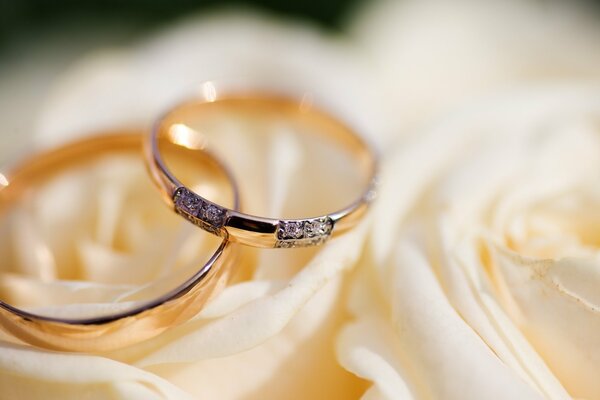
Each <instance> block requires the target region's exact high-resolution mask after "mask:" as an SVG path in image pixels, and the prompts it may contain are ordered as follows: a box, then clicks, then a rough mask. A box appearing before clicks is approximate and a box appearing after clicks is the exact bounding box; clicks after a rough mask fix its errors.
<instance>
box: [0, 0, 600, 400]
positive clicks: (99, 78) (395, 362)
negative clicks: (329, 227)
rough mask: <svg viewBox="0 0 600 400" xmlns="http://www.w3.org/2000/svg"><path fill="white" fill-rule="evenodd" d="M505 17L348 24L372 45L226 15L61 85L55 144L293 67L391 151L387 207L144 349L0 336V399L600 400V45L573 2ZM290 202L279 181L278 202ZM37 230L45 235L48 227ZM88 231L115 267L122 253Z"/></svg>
mask: <svg viewBox="0 0 600 400" xmlns="http://www.w3.org/2000/svg"><path fill="white" fill-rule="evenodd" d="M503 4H504V5H502V6H501V5H492V4H491V3H480V2H474V1H461V2H456V3H455V4H454V5H452V6H450V5H447V4H446V3H444V2H436V1H425V2H417V1H409V2H403V3H402V4H397V3H392V2H389V3H377V4H375V5H373V6H370V7H371V8H370V9H367V10H364V11H363V12H362V14H359V15H357V18H356V20H355V21H354V22H353V24H352V29H351V31H352V33H353V35H354V36H353V38H354V39H355V41H356V43H358V44H359V46H354V45H353V44H352V43H349V42H345V41H342V40H341V39H340V38H331V37H328V36H326V35H323V34H321V33H315V32H314V31H312V30H310V29H308V28H305V27H299V26H292V27H287V26H283V25H282V24H279V23H276V22H274V21H270V20H268V19H265V18H262V17H257V16H246V17H241V16H232V15H227V16H222V15H221V16H219V15H217V16H212V17H209V18H207V19H202V20H199V21H198V20H192V21H189V22H187V23H185V24H183V25H182V26H180V27H174V28H172V30H170V31H167V32H165V33H163V34H162V35H159V36H157V37H155V38H152V39H151V40H150V41H148V42H146V43H143V44H141V45H140V46H139V47H138V48H134V49H127V50H115V49H113V50H107V51H102V52H97V53H95V54H92V55H90V56H89V57H87V58H86V59H84V60H83V61H81V62H80V63H78V64H77V65H75V66H74V67H73V68H72V69H71V70H69V71H67V73H66V74H65V75H64V77H63V78H62V79H60V80H59V81H58V82H57V83H56V86H55V89H54V90H53V91H52V93H51V94H50V95H49V97H48V100H47V103H46V106H45V107H44V109H43V112H42V113H41V117H40V118H39V120H38V126H39V129H38V132H37V135H36V140H37V142H38V143H39V144H40V145H49V144H54V143H56V142H59V141H61V140H64V138H65V137H68V136H74V135H78V134H81V133H85V132H88V131H90V130H92V131H96V130H98V129H107V128H113V127H122V126H129V125H145V126H146V125H148V124H149V123H150V122H151V121H152V119H153V118H154V117H155V114H156V113H157V112H159V111H160V110H162V108H164V107H165V106H168V105H169V104H170V103H171V102H173V101H175V100H176V99H178V98H179V97H180V96H181V95H182V94H183V93H184V92H186V91H187V88H188V86H189V85H190V84H195V83H197V82H199V81H202V80H203V79H207V78H213V77H215V75H219V76H226V75H228V74H237V73H238V72H240V71H243V72H248V70H249V71H251V75H252V76H253V79H256V80H258V81H260V80H264V79H268V77H269V75H270V74H273V73H274V72H273V71H277V72H278V73H281V74H285V75H287V76H290V77H294V78H295V79H297V80H299V81H301V82H302V84H304V85H306V86H310V85H318V86H320V87H321V88H325V90H324V91H325V92H329V93H331V98H329V99H328V101H330V102H331V104H333V105H334V106H335V107H336V109H337V111H339V112H341V113H342V114H343V115H345V116H346V117H347V118H348V119H349V120H350V121H351V122H352V123H353V124H354V125H355V126H357V127H358V128H359V129H360V130H361V131H364V132H365V133H366V134H367V135H369V136H370V137H371V138H372V139H374V141H376V142H377V143H378V144H380V147H382V148H383V149H384V165H383V170H382V182H381V193H380V195H379V198H378V201H377V203H376V205H375V207H374V209H373V212H372V214H371V215H370V217H369V218H368V219H367V220H366V221H365V223H364V224H362V225H361V226H360V227H359V228H358V229H357V230H355V231H353V232H352V233H350V234H348V235H345V236H343V237H340V238H339V239H336V240H333V241H331V242H330V243H328V244H327V245H326V246H324V247H323V248H320V249H316V250H313V251H309V252H294V251H292V252H272V251H261V252H257V260H258V263H257V264H258V265H257V268H256V269H255V270H254V271H252V272H248V273H247V274H246V275H245V277H244V278H245V279H244V280H243V281H239V282H235V283H234V284H232V285H231V286H230V287H228V288H227V289H226V290H225V291H224V292H223V293H222V294H221V295H220V296H218V297H217V298H216V299H214V301H213V302H211V303H210V304H209V305H208V307H207V308H205V309H204V310H203V311H202V312H201V313H200V314H199V315H198V316H197V317H196V318H195V319H193V320H192V321H190V322H188V323H186V324H184V325H182V326H180V327H177V328H174V329H172V330H170V331H168V332H167V333H165V334H163V335H161V336H159V337H157V338H155V339H153V340H150V341H148V342H145V343H142V344H140V345H136V346H132V347H130V348H126V349H123V350H121V351H117V352H114V353H110V354H98V355H74V354H65V353H54V352H45V351H41V350H37V349H32V348H29V347H24V346H21V345H19V344H15V343H9V342H8V341H5V342H0V346H1V351H0V388H2V391H0V398H2V397H3V396H4V397H6V398H20V397H23V398H35V397H36V396H40V394H42V393H43V394H44V396H45V397H46V398H61V399H62V398H77V399H78V398H81V397H82V396H83V395H84V394H85V395H89V396H91V397H94V396H95V397H97V398H123V399H132V398H140V399H151V398H169V399H185V398H220V399H227V398H282V397H285V398H302V399H304V398H357V397H360V396H363V397H364V398H368V399H438V398H439V399H461V400H462V399H482V398H485V399H488V398H489V399H505V398H518V399H544V398H547V399H567V398H571V397H580V398H590V399H593V398H600V388H599V387H598V382H597V380H596V379H595V372H596V371H598V370H599V367H600V365H599V363H600V361H599V360H600V356H599V355H598V354H596V352H597V351H598V348H600V347H599V346H598V343H597V342H598V337H600V336H599V334H600V328H598V327H596V319H597V308H598V304H597V303H598V301H599V299H598V296H597V295H596V292H597V291H596V290H595V288H596V287H597V286H598V285H597V282H596V281H597V279H598V276H599V275H598V267H597V266H596V265H595V263H596V261H595V259H596V258H597V255H596V254H597V239H596V234H595V233H594V232H595V226H596V225H595V220H596V214H597V213H596V212H595V211H594V208H595V205H596V201H597V200H598V195H597V191H596V190H595V189H593V187H594V186H595V183H596V182H597V181H598V178H600V175H599V174H598V173H597V172H596V171H598V170H599V169H598V166H599V164H600V130H599V125H598V120H599V119H598V117H599V113H600V102H599V101H600V98H599V96H598V93H599V91H598V87H597V86H592V85H591V84H590V82H594V81H595V80H596V79H598V74H597V65H598V63H597V61H598V60H597V57H598V55H597V52H595V49H597V48H598V45H599V44H600V39H599V36H598V34H599V33H598V30H597V28H595V27H594V26H593V23H592V22H590V21H591V19H590V17H589V16H586V15H584V14H583V13H582V12H580V11H578V10H575V9H571V8H567V7H566V6H556V7H554V6H553V7H551V8H550V10H551V15H554V17H553V18H551V19H549V20H545V19H541V18H540V17H538V11H536V10H537V8H536V6H535V5H532V4H529V3H525V4H524V5H523V4H521V3H516V2H514V3H513V2H506V3H503ZM567 15H568V16H569V17H568V18H567V17H566V16H567ZM436 21H437V23H436ZM574 27H576V29H574ZM481 32H484V33H485V35H484V34H481ZM532 32H536V34H535V35H534V34H532ZM509 33H510V34H509ZM241 37H243V39H244V42H243V45H242V44H240V43H242V42H240V40H241V39H240V38H241ZM199 38H202V40H199ZM267 42H268V43H270V45H269V46H267V47H265V46H264V43H267ZM490 43H493V44H494V46H490ZM542 45H543V46H545V48H544V53H543V56H542V55H540V54H538V53H536V52H533V51H532V50H533V49H539V48H540V46H542ZM361 46H362V47H361ZM276 50H278V51H279V52H280V54H285V55H286V57H283V56H282V57H274V56H273V54H274V52H275V51H276ZM207 54H208V55H211V57H206V55H207ZM565 54H566V55H565ZM174 61H178V62H174ZM494 61H497V62H494ZM558 61H560V63H559V64H557V63H558ZM548 65H553V66H555V67H556V66H557V65H560V68H558V67H557V68H556V69H555V70H553V71H552V73H548V72H549V71H548V70H547V69H546V68H547V66H548ZM246 75H247V74H246ZM540 77H541V78H540ZM290 79H291V78H290ZM531 80H535V81H537V82H536V83H537V84H536V85H535V86H533V85H531ZM557 81H561V83H560V84H559V83H557ZM582 81H583V82H585V85H582V84H581V82H582ZM541 83H543V84H544V85H541ZM550 83H552V84H550ZM510 87H512V89H511V90H504V89H507V88H510ZM500 89H503V90H504V91H503V93H502V94H490V93H489V92H490V91H496V92H497V91H499V90H500ZM340 93H346V94H348V93H350V95H345V96H339V94H340ZM486 93H487V94H486ZM378 94H384V95H383V96H378ZM458 104H461V105H460V107H457V105H458ZM73 110H77V112H73ZM401 134H402V139H401V140H398V136H399V135H401ZM281 145H282V146H290V147H289V149H290V150H292V148H293V142H286V141H283V142H282V144H281ZM305 156H306V155H305V154H298V157H297V158H295V159H296V161H297V162H300V161H301V160H302V159H303V157H305ZM268 162H276V160H268ZM289 167H290V168H289V169H288V172H289V173H290V174H291V173H292V172H293V171H294V161H293V160H292V164H291V165H289ZM119 168H123V169H124V170H127V171H130V174H129V173H128V174H126V176H130V177H132V179H138V178H140V179H141V178H142V175H143V170H141V169H136V168H137V167H134V166H129V167H127V165H125V164H123V165H121V166H119ZM277 178H278V179H279V180H281V181H282V182H285V181H286V176H282V177H277ZM126 183H127V182H126V181H123V182H122V183H120V184H119V183H117V190H116V193H119V196H120V197H121V198H122V197H123V196H125V195H127V193H128V191H130V190H132V187H131V186H129V185H127V184H126ZM119 185H120V186H119ZM97 190H99V191H100V192H101V191H102V190H104V189H103V188H102V187H101V186H100V187H98V188H97ZM92 194H94V192H92ZM46 195H47V196H48V197H47V198H46V200H52V199H54V201H56V202H59V203H60V201H59V200H60V199H59V198H58V199H57V198H56V197H52V196H53V192H51V191H50V192H48V193H46ZM54 195H55V193H54ZM252 195H254V194H252ZM263 195H264V194H263ZM284 195H285V185H283V186H280V187H278V189H277V190H275V191H274V192H272V193H267V194H266V196H267V197H269V196H270V197H272V196H275V197H277V196H284ZM119 196H117V197H119ZM283 198H284V197H278V199H279V200H277V201H273V204H274V206H273V207H275V208H276V205H277V204H281V202H282V201H283V200H282V199H283ZM111 204H112V206H110V205H111ZM115 204H116V205H117V206H115ZM119 204H121V207H119V206H118V205H119ZM107 205H109V206H107V207H104V208H102V207H99V208H97V209H96V210H95V211H96V212H97V213H98V216H99V217H100V218H101V219H108V220H110V221H120V219H119V216H121V215H128V214H129V209H127V208H126V207H130V204H129V203H127V204H124V203H118V202H117V203H110V202H108V203H107ZM155 206H156V209H155V211H152V210H149V212H150V213H153V212H156V213H157V214H156V215H155V216H156V218H158V216H159V215H162V214H161V213H162V212H163V211H164V210H163V207H162V205H160V204H158V203H157V204H156V205H155ZM148 207H153V206H152V205H151V204H150V205H149V206H148ZM159 210H160V211H159ZM67 211H68V213H71V214H72V215H76V212H77V208H76V207H74V208H73V209H71V210H67ZM271 211H273V212H276V211H277V210H276V209H273V210H271ZM21 215H22V214H21ZM25 215H26V214H25ZM35 215H36V218H38V219H37V220H33V221H29V222H28V223H30V224H33V226H39V224H42V225H43V224H44V223H47V219H45V218H49V215H48V214H44V213H37V214H35ZM66 217H68V215H67V216H66ZM24 218H26V217H24ZM73 223H74V224H75V226H79V225H77V224H79V223H81V221H80V220H79V219H77V218H75V219H73ZM23 226H27V225H25V224H22V223H20V224H16V225H15V228H14V229H17V230H18V229H22V227H23ZM119 226H120V225H119V223H115V224H113V225H109V226H108V227H106V228H105V231H104V234H105V235H109V236H110V234H111V232H114V229H119ZM81 229H89V227H87V228H86V226H85V225H81ZM177 232H178V228H177V226H176V225H174V226H173V227H172V229H171V230H169V231H167V232H166V234H167V235H168V236H169V235H170V236H171V237H173V235H176V234H177ZM25 233H27V232H25ZM130 234H131V237H132V238H135V242H136V243H150V242H151V240H154V239H152V238H151V237H150V236H148V234H149V233H148V231H147V230H144V229H141V230H140V229H131V230H130ZM91 237H92V238H94V239H93V241H95V242H96V243H94V245H96V246H94V247H96V248H98V247H99V248H101V249H102V251H103V252H104V253H105V254H106V255H107V259H108V260H110V257H111V254H112V253H113V252H114V251H115V249H111V248H110V246H107V245H104V246H101V245H102V243H99V242H100V240H99V239H98V237H100V236H94V235H91ZM58 239H60V238H56V241H55V243H54V244H53V243H50V244H48V243H46V244H45V245H48V246H50V248H49V249H48V250H49V251H50V252H51V253H52V252H54V251H55V250H56V249H55V248H54V247H53V246H59V245H60V243H64V241H62V240H58ZM66 239H68V237H67V236H65V240H66ZM136 254H138V255H143V254H144V248H143V247H138V248H134V249H133V250H132V253H131V256H132V257H135V255H136ZM25 256H26V254H25ZM86 260H87V261H86V262H89V263H90V265H94V263H95V262H96V261H97V260H98V258H97V257H96V256H93V257H88V258H87V259H86ZM108 264H109V265H110V263H108ZM24 265H30V264H28V263H24ZM115 265H116V264H115ZM44 271H46V272H44ZM48 271H50V272H48ZM51 271H52V266H51V265H50V266H47V267H45V268H41V269H39V268H38V269H36V270H35V271H34V272H35V273H37V274H38V275H40V274H43V273H46V274H48V273H51ZM31 272H32V271H29V274H30V275H33V276H34V277H35V274H32V273H31ZM37 278H39V276H38V277H37ZM108 283H110V282H108ZM112 289H114V287H111V286H110V285H109V286H108V287H106V290H109V291H110V290H112ZM103 290H104V288H103Z"/></svg>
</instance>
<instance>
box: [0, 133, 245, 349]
mask: <svg viewBox="0 0 600 400" xmlns="http://www.w3.org/2000/svg"><path fill="white" fill-rule="evenodd" d="M143 137H144V135H142V134H141V133H137V132H136V133H133V132H131V133H129V132H127V133H125V132H124V133H118V134H110V135H100V136H96V137H92V138H88V139H83V140H80V141H77V142H73V143H70V144H67V145H65V146H62V147H60V148H58V149H55V150H50V151H47V152H44V153H41V154H38V155H36V156H34V157H31V158H30V159H28V160H26V161H25V162H23V163H21V164H20V165H19V166H17V167H16V168H14V169H13V170H12V171H10V172H9V173H6V174H2V179H1V183H2V185H1V188H0V209H2V210H4V209H6V208H7V207H10V205H11V204H14V202H15V201H18V199H19V198H20V197H21V196H22V195H23V193H24V192H25V191H27V190H28V189H30V188H31V187H32V185H34V184H37V183H42V182H44V181H45V180H47V179H48V178H50V177H52V176H54V175H56V174H57V173H59V172H61V171H64V170H67V169H69V168H73V167H76V166H77V165H78V164H81V163H84V162H87V161H88V160H90V159H93V158H95V157H98V156H102V155H107V154H110V155H113V154H121V153H123V154H130V155H134V156H135V155H139V156H140V157H142V147H143V140H144V139H143ZM177 151H178V152H179V153H181V149H179V150H177ZM194 156H195V157H194V162H195V163H197V164H198V165H199V166H200V167H201V168H209V171H215V172H214V174H215V175H218V174H220V175H222V176H223V170H222V169H221V166H220V165H219V164H218V163H217V162H216V160H214V159H212V158H210V156H209V155H208V154H205V155H203V156H202V157H198V155H197V154H195V155H194ZM227 184H228V185H232V186H231V191H232V197H233V199H232V204H233V207H234V208H237V203H238V201H237V188H236V186H235V185H234V183H233V182H227ZM231 247H232V246H231V245H230V243H229V242H228V241H226V240H223V241H221V243H220V245H219V246H218V248H217V249H216V250H215V251H214V253H213V254H212V256H211V257H210V258H209V260H208V261H207V262H206V263H205V264H204V265H201V266H200V267H199V268H198V269H197V271H196V272H195V273H194V274H193V276H191V277H189V278H188V279H187V280H185V282H183V283H181V284H179V285H178V286H177V287H176V288H175V289H172V290H170V291H168V292H167V293H165V294H164V295H162V296H160V297H158V298H155V299H152V300H149V301H146V300H144V301H140V302H139V303H137V304H136V305H135V306H134V307H132V308H131V309H129V310H127V311H124V312H117V313H115V314H112V315H106V316H100V317H94V318H72V319H70V318H55V317H50V316H44V315H38V314H36V313H33V312H29V311H26V310H23V309H20V308H17V307H15V306H13V305H10V304H7V303H6V302H3V301H0V327H1V328H3V329H4V330H5V331H6V332H8V333H9V334H11V335H12V336H13V337H15V338H17V339H20V340H21V341H24V342H26V343H30V344H32V345H35V346H39V347H44V348H49V349H57V350H67V351H86V352H100V351H109V350H114V349H117V348H121V347H124V346H127V345H131V344H134V343H137V342H141V341H143V340H146V339H149V338H152V337H154V336H156V335H158V334H159V333H161V332H163V331H165V330H166V329H168V328H170V327H172V326H174V325H176V324H179V323H182V322H184V321H186V320H188V319H190V318H191V317H193V316H194V315H196V314H197V313H198V311H199V310H200V309H201V308H202V307H203V306H204V304H206V302H207V301H208V300H209V299H210V298H211V297H212V296H214V295H216V293H217V292H218V290H219V289H220V288H222V287H223V286H224V285H225V283H226V281H227V278H228V275H229V272H230V269H231V268H230V266H231V263H232V260H233V258H234V255H233V253H234V252H232V250H233V249H231Z"/></svg>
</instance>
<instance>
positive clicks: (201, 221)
mask: <svg viewBox="0 0 600 400" xmlns="http://www.w3.org/2000/svg"><path fill="white" fill-rule="evenodd" d="M209 89H210V90H205V97H204V98H202V99H198V100H192V101H189V102H186V103H183V104H181V105H179V106H177V107H176V108H174V109H172V110H171V111H169V112H168V113H166V114H165V115H164V116H163V117H162V118H161V119H159V121H158V122H157V123H156V125H155V126H154V128H153V130H152V133H151V135H150V136H149V141H148V146H147V147H146V149H147V152H146V155H147V161H148V167H149V170H150V172H151V175H152V176H153V177H154V181H155V183H157V185H158V186H159V188H160V189H161V190H162V192H163V193H165V194H166V196H165V199H166V200H167V202H168V204H169V205H170V206H171V207H173V208H174V210H175V212H177V213H178V214H180V215H182V216H183V217H184V218H186V219H187V220H189V221H190V222H192V223H193V224H196V225H197V226H199V227H200V228H202V229H205V230H207V231H209V232H212V233H214V234H216V235H220V236H223V237H227V238H228V239H229V240H231V241H234V242H238V243H242V244H245V245H249V246H254V247H262V248H289V247H305V246H314V245H320V244H322V243H324V242H325V241H326V240H327V239H329V238H330V237H333V236H336V235H340V234H342V233H344V232H347V231H348V230H350V229H351V228H352V227H354V226H355V225H356V224H357V223H358V222H359V221H360V220H361V218H362V217H363V216H364V214H365V213H366V211H367V209H368V206H369V204H370V203H371V201H372V200H373V198H374V196H375V189H376V181H377V167H378V160H377V157H376V155H375V153H374V151H373V150H372V149H371V147H370V146H369V145H368V144H367V142H366V141H365V140H364V139H363V138H361V137H360V136H359V135H357V134H356V133H354V132H353V131H352V130H351V129H350V128H349V127H347V126H346V125H345V124H343V123H342V122H340V121H338V120H337V119H335V118H334V117H332V116H330V115H328V114H327V113H325V112H323V111H321V110H318V109H317V108H315V107H314V106H313V105H312V104H311V103H310V102H308V101H305V100H306V98H305V99H303V100H301V101H296V100H293V99H291V98H288V97H284V96H279V95H271V94H262V93H259V94H251V95H246V94H241V95H234V96H232V95H225V96H218V95H217V93H216V91H215V90H214V88H213V87H212V86H211V87H209ZM214 107H219V108H231V109H235V108H236V107H245V108H246V110H247V109H251V110H254V111H256V112H260V110H261V109H263V110H269V112H273V113H277V115H278V117H280V118H282V119H284V118H286V117H290V118H295V119H298V120H301V121H305V122H306V123H310V124H312V125H315V126H319V132H318V133H319V134H320V135H325V136H327V138H328V139H332V140H333V141H334V142H336V144H337V145H339V146H342V147H343V148H345V150H349V152H350V153H351V154H352V156H353V159H354V160H355V161H356V162H357V163H358V164H359V166H360V169H361V171H362V174H363V175H364V176H365V179H364V190H363V191H362V192H361V194H360V195H359V197H358V198H357V199H355V200H354V201H352V202H350V204H348V205H347V206H346V207H344V208H342V209H340V210H338V211H334V212H331V213H326V214H321V215H315V216H312V217H308V218H294V219H278V218H266V217H260V216H255V215H250V214H246V213H242V212H239V211H236V210H232V209H229V208H227V207H223V206H222V205H220V204H216V203H214V202H212V201H209V200H208V199H206V198H205V197H204V196H201V195H200V194H198V193H195V192H194V191H193V190H191V189H190V188H188V187H186V186H185V185H183V184H182V183H181V182H179V180H178V179H177V177H176V176H175V175H174V174H173V173H172V171H171V170H170V169H169V168H168V166H167V164H166V163H165V161H164V160H163V157H162V155H161V150H160V146H159V141H161V140H163V139H165V138H166V139H167V140H168V141H169V142H171V143H176V144H178V145H181V146H184V147H187V148H190V149H197V150H198V152H207V151H212V149H211V147H210V144H209V143H208V139H207V138H205V137H202V135H199V132H196V131H194V129H192V128H190V127H189V126H188V125H186V121H188V120H190V119H198V118H202V115H203V114H202V113H203V112H207V110H210V109H211V108H214ZM265 156H266V155H265ZM248 171H252V166H251V165H248ZM238 178H241V177H238Z"/></svg>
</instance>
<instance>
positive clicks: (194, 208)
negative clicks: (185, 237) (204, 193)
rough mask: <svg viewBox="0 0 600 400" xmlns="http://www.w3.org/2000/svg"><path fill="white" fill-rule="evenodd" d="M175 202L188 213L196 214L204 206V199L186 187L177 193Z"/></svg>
mask: <svg viewBox="0 0 600 400" xmlns="http://www.w3.org/2000/svg"><path fill="white" fill-rule="evenodd" d="M175 204H176V205H177V206H178V207H179V208H180V209H182V210H183V211H185V212H186V213H188V214H191V215H196V214H197V213H198V211H199V210H200V208H201V207H202V200H200V198H199V197H198V196H196V195H195V194H194V193H192V192H190V191H189V190H187V189H185V188H180V189H179V190H178V191H177V192H176V193H175Z"/></svg>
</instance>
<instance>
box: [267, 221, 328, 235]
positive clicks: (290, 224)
mask: <svg viewBox="0 0 600 400" xmlns="http://www.w3.org/2000/svg"><path fill="white" fill-rule="evenodd" d="M332 229H333V221H332V220H331V218H329V217H321V218H314V219H309V220H305V221H281V222H279V229H277V239H279V240H300V239H313V238H318V237H325V236H328V235H329V234H330V233H331V230H332Z"/></svg>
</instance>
